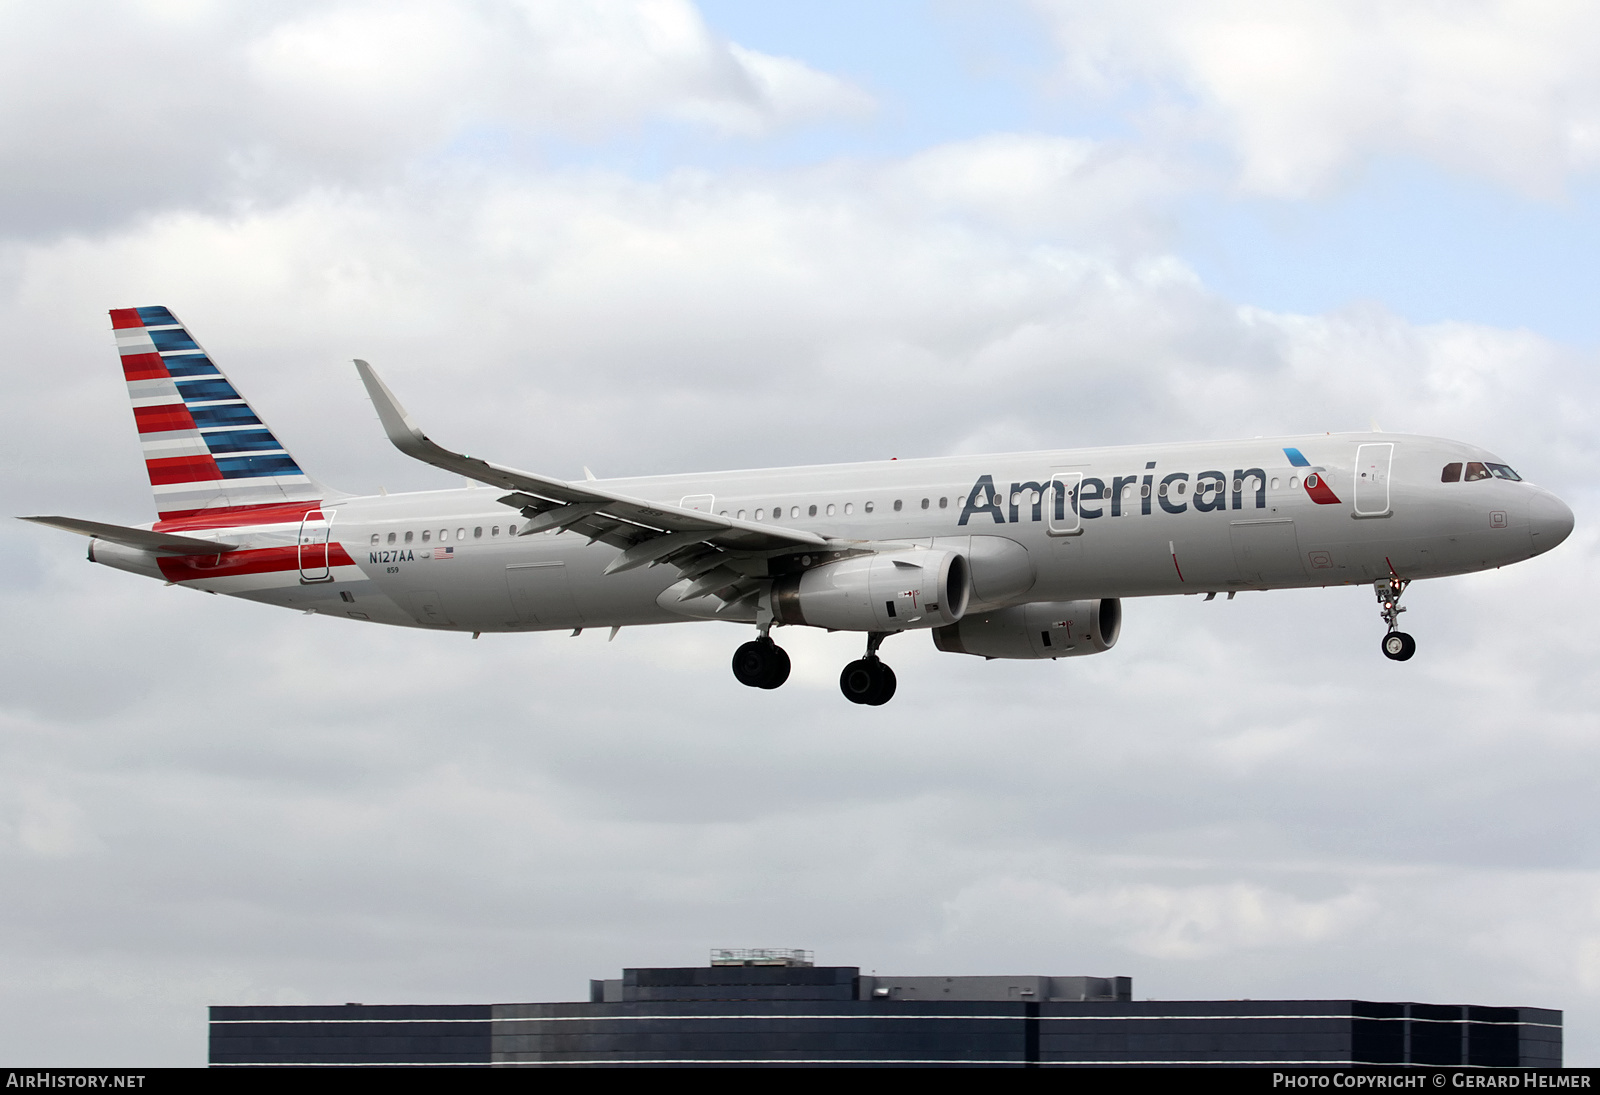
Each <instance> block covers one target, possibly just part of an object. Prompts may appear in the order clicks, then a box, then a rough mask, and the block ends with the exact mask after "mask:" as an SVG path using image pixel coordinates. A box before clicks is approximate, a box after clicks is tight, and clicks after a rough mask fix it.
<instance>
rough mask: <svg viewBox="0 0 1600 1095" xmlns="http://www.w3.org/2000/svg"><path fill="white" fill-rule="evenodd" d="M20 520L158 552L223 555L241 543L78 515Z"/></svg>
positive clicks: (165, 553) (167, 553) (23, 518)
mask: <svg viewBox="0 0 1600 1095" xmlns="http://www.w3.org/2000/svg"><path fill="white" fill-rule="evenodd" d="M18 520H21V521H32V522H33V523H34V524H36V525H49V526H50V527H51V528H58V529H63V530H65V531H67V532H76V533H77V534H78V535H79V536H93V537H94V538H95V539H97V540H109V541H111V542H112V543H113V544H122V545H124V546H126V547H131V548H139V549H140V550H142V551H149V552H154V553H155V554H157V555H221V554H222V553H223V552H225V551H234V550H236V549H237V548H238V547H239V545H238V544H230V543H227V542H226V541H223V540H202V539H200V538H199V537H197V536H174V535H173V534H172V533H170V532H151V531H150V530H149V529H142V528H125V527H123V526H122V525H107V524H104V523H102V522H100V521H82V520H79V519H78V518H76V517H20V518H18Z"/></svg>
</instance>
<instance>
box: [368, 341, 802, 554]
mask: <svg viewBox="0 0 1600 1095" xmlns="http://www.w3.org/2000/svg"><path fill="white" fill-rule="evenodd" d="M355 364H356V371H357V372H359V373H360V374H361V382H362V383H363V384H365V385H366V388H367V394H368V395H369V396H370V397H371V399H372V405H373V406H374V407H375V408H376V409H377V411H378V418H379V420H380V421H382V423H383V429H384V432H385V433H387V434H388V435H389V440H390V441H392V442H394V446H395V448H397V449H399V450H400V451H401V452H403V453H405V454H406V455H407V456H410V457H413V458H415V459H417V460H421V461H422V462H423V463H425V464H432V465H433V466H434V467H436V468H443V469H444V470H445V471H449V472H454V473H455V474H457V475H464V476H466V477H467V478H468V479H475V480H477V481H478V482H480V483H488V484H490V485H492V486H496V487H501V488H504V489H506V490H509V491H511V492H512V493H511V494H508V495H506V496H505V497H503V498H501V499H500V501H501V502H503V503H505V504H506V505H508V506H512V507H514V508H516V509H519V510H521V511H522V513H523V515H524V516H525V517H528V518H529V521H528V523H527V524H526V525H524V526H523V528H522V529H521V530H520V531H521V534H522V535H525V536H526V535H529V534H531V533H535V532H542V531H545V530H547V529H553V528H559V529H572V530H573V531H575V532H579V533H582V534H584V535H586V536H588V537H589V538H590V541H591V542H593V541H595V540H599V541H601V542H603V543H607V544H610V545H611V546H613V547H616V548H619V549H620V550H621V551H622V554H621V555H619V556H618V557H617V558H616V559H615V560H614V561H613V562H612V563H611V565H610V566H609V567H607V568H606V572H607V573H615V572H617V571H622V570H631V569H633V568H634V567H638V566H646V565H651V564H655V563H660V562H671V563H672V564H673V565H675V566H677V567H678V569H679V570H680V571H683V572H684V574H685V576H692V575H695V574H704V573H707V572H708V571H711V570H714V569H715V568H716V566H718V565H719V564H720V562H721V561H722V558H719V556H723V555H724V553H728V554H732V555H744V556H749V555H767V554H772V553H778V552H784V551H795V550H799V549H803V548H808V547H810V548H821V547H826V546H827V545H828V543H829V541H828V540H827V539H825V538H824V537H821V536H818V535H817V534H816V533H814V532H806V531H804V530H801V529H790V528H783V527H781V526H778V525H770V524H758V523H756V522H754V521H740V520H737V519H735V518H731V517H720V516H717V515H716V514H712V513H702V512H700V511H699V510H691V509H682V508H680V507H678V506H674V505H669V504H665V503H661V502H651V501H646V500H644V499H640V498H630V497H628V496H627V495H624V494H618V493H616V492H614V491H608V490H604V489H602V488H601V487H599V486H598V485H597V484H595V483H593V482H590V481H583V482H567V481H566V480H563V479H553V478H550V477H549V476H544V475H537V474H535V473H533V472H526V471H518V470H517V469H515V468H508V467H504V466H503V465H500V464H493V463H490V462H489V461H487V460H482V459H479V458H478V457H475V456H467V455H466V454H464V453H456V452H451V451H450V450H449V449H446V448H444V447H443V446H441V445H438V444H436V443H435V442H434V441H432V440H430V439H429V438H428V435H427V434H425V433H423V432H422V430H421V429H419V428H418V426H417V424H416V422H415V421H414V420H413V419H412V418H411V416H410V415H409V414H407V413H406V411H405V408H404V407H402V406H400V402H399V401H398V400H397V399H395V397H394V393H392V392H390V391H389V389H388V387H387V386H386V385H385V384H384V382H383V381H382V380H380V379H379V378H378V374H377V373H376V372H375V371H373V368H372V366H371V365H368V364H367V363H366V362H365V361H360V360H358V361H356V363H355ZM730 577H731V575H730Z"/></svg>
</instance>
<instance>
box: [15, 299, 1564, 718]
mask: <svg viewBox="0 0 1600 1095" xmlns="http://www.w3.org/2000/svg"><path fill="white" fill-rule="evenodd" d="M111 323H112V328H113V332H114V334H115V337H116V342H117V346H118V349H119V352H120V355H121V361H122V367H123V373H124V376H125V378H126V380H127V384H128V394H129V396H130V398H131V400H132V403H133V414H134V419H135V422H136V425H137V428H138V432H139V439H140V442H141V444H142V446H143V450H144V456H145V465H146V468H147V470H148V472H149V476H150V483H151V488H152V490H153V491H154V494H155V499H156V509H157V511H158V515H159V519H158V520H156V521H155V522H153V523H151V524H149V525H145V526H140V527H138V528H129V527H123V526H119V525H111V524H106V523H103V522H97V521H86V520H80V519H76V518H69V517H56V516H39V517H26V518H23V520H27V521H34V522H37V523H39V524H43V525H50V526H53V527H55V528H59V529H64V530H66V531H69V532H74V533H78V534H81V535H84V536H87V537H89V538H90V540H89V559H90V561H92V562H95V563H99V564H102V565H104V566H109V567H114V568H116V569H119V570H125V571H130V572H132V573H134V574H140V575H145V576H147V577H150V578H157V579H160V580H162V581H165V582H166V583H167V584H169V585H181V586H187V587H189V588H191V589H200V590H205V591H206V592H209V593H222V594H227V595H230V596H235V597H243V598H245V599H248V600H253V601H260V602H263V603H266V604H272V605H280V606H283V607H286V608H294V609H299V610H302V611H305V612H309V613H318V614H321V615H327V616H338V617H341V618H344V619H350V620H359V621H364V622H370V623H381V624H394V625H398V626H401V627H418V628H427V629H432V630H440V631H459V632H471V633H472V634H473V636H474V637H475V638H476V637H477V636H478V635H479V634H481V633H483V632H519V631H550V630H558V629H559V630H571V632H572V633H573V634H574V635H576V634H578V633H580V632H581V631H582V630H583V629H584V628H596V627H609V628H611V629H612V631H611V635H612V637H613V638H614V637H615V636H616V633H617V630H618V629H620V628H622V627H632V626H636V625H643V624H662V623H673V622H685V621H694V620H726V621H733V622H737V623H740V624H743V625H746V626H752V625H753V626H754V628H755V637H754V638H753V639H750V640H749V641H747V642H745V643H743V644H742V645H740V646H739V647H738V649H737V650H736V651H735V652H734V655H733V673H734V676H735V678H737V679H738V681H739V682H740V683H741V684H744V685H747V686H750V687H753V688H762V689H773V688H777V687H779V686H781V685H782V684H783V683H784V681H785V680H786V679H787V678H788V676H789V667H790V663H789V657H788V655H787V654H786V653H785V652H784V650H783V648H782V647H780V646H778V645H777V643H776V642H775V641H774V640H773V638H772V634H771V633H772V630H773V628H775V627H799V626H804V627H820V628H825V629H827V630H829V631H851V632H856V633H859V634H861V635H863V636H864V637H865V642H866V649H865V652H864V653H863V655H862V657H860V658H858V659H856V660H854V661H852V662H850V663H849V664H848V665H846V666H845V667H844V669H843V671H842V672H841V674H840V678H839V687H840V690H841V691H842V692H843V693H844V695H845V697H846V698H847V699H849V700H850V701H851V702H853V703H857V704H866V705H874V706H875V705H881V704H884V703H887V702H888V701H889V699H890V698H891V697H892V696H893V695H894V692H895V688H896V679H895V675H894V671H893V670H892V669H890V668H889V666H888V665H886V664H884V662H883V661H882V660H881V659H880V658H879V657H878V649H879V647H880V645H881V644H882V643H883V642H884V640H885V639H887V638H889V637H890V636H893V635H899V634H902V633H905V632H911V631H926V632H928V633H929V634H930V635H931V636H932V639H933V643H934V645H935V646H936V647H937V648H938V649H939V650H941V651H946V652H949V653H957V654H969V655H975V656H978V657H983V658H988V659H995V658H1007V659H1038V660H1043V659H1052V660H1053V659H1057V658H1071V657H1080V656H1083V655H1087V654H1098V653H1103V652H1104V651H1107V650H1110V649H1111V648H1112V647H1113V646H1115V645H1116V643H1117V638H1118V636H1119V635H1120V634H1121V629H1122V601H1123V599H1124V598H1135V597H1154V596H1164V595H1175V594H1203V595H1204V596H1205V599H1206V600H1213V599H1215V597H1216V596H1217V594H1219V593H1226V594H1227V595H1228V598H1229V599H1232V598H1233V596H1234V594H1236V593H1237V592H1239V591H1241V590H1270V589H1293V588H1304V587H1310V586H1333V585H1370V586H1371V587H1372V589H1373V591H1374V592H1375V594H1376V596H1377V600H1378V605H1379V614H1380V616H1381V618H1382V619H1383V621H1384V624H1385V632H1384V635H1383V638H1382V650H1383V653H1384V655H1385V656H1386V657H1388V658H1390V659H1392V660H1394V661H1406V660H1407V659H1409V658H1411V656H1412V655H1413V654H1414V653H1415V651H1416V642H1415V640H1414V639H1413V638H1412V637H1411V636H1410V635H1408V634H1407V633H1405V632H1403V631H1401V630H1400V627H1399V617H1400V614H1401V613H1403V612H1405V611H1406V609H1405V608H1404V607H1402V606H1401V605H1400V598H1401V596H1402V594H1404V592H1405V590H1406V587H1407V586H1408V585H1410V583H1411V582H1413V581H1415V580H1417V579H1421V578H1437V577H1443V576H1446V575H1451V574H1466V573H1471V572H1474V571H1479V570H1486V569H1488V568H1491V567H1499V566H1504V565H1506V564H1508V563H1515V562H1520V561H1521V560H1524V559H1528V558H1531V557H1533V556H1535V555H1539V554H1542V553H1544V552H1546V551H1549V550H1550V549H1551V548H1553V547H1555V546H1556V545H1558V544H1560V543H1561V542H1562V541H1563V540H1564V539H1566V537H1567V536H1568V535H1569V534H1570V533H1571V531H1572V527H1573V516H1572V511H1571V510H1570V509H1568V508H1567V506H1566V505H1565V504H1564V503H1563V502H1562V501H1561V500H1560V499H1559V498H1557V497H1556V496H1555V495H1554V494H1552V493H1551V492H1549V491H1547V490H1544V489H1542V488H1540V487H1537V486H1534V485H1533V484H1531V483H1528V482H1525V481H1523V480H1522V479H1521V477H1519V476H1518V475H1517V473H1516V472H1515V471H1514V470H1512V468H1511V467H1510V466H1509V465H1508V464H1506V463H1505V462H1503V461H1502V460H1500V459H1499V458H1498V457H1496V456H1495V455H1493V454H1492V453H1489V452H1486V451H1485V450H1483V449H1480V448H1478V447H1476V446H1473V445H1467V444H1463V443H1461V442H1457V441H1449V440H1444V439H1441V438H1435V437H1419V436H1412V435H1405V434H1386V433H1347V434H1323V435H1314V436H1299V437H1276V438H1257V439H1254V440H1249V441H1227V442H1216V443H1183V444H1166V445H1145V446H1124V447H1115V448H1093V449H1061V450H1052V451H1046V452H1032V453H1011V454H1003V455H988V456H956V457H935V458H930V459H916V460H898V459H891V460H879V461H871V462H866V463H855V464H833V465H821V466H814V467H797V468H775V469H765V470H754V471H728V472H716V473H712V474H699V475H660V476H649V477H638V478H627V479H607V480H601V479H595V478H594V477H593V476H592V474H589V473H588V469H585V473H586V475H588V478H586V479H584V480H581V481H571V482H569V481H567V480H563V479H557V478H553V477H550V476H545V475H539V474H536V473H533V472H526V471H518V470H517V469H515V468H511V467H507V466H505V465H501V464H496V463H491V462H489V461H487V460H483V459H480V458H478V457H474V456H468V455H465V454H462V453H458V452H455V451H453V450H450V449H447V448H444V447H442V446H441V445H439V444H437V443H435V442H434V441H432V440H431V439H430V438H429V437H428V436H427V435H426V434H424V433H423V432H422V430H421V429H420V428H419V427H418V425H417V423H416V421H415V420H414V419H413V418H412V417H411V416H410V415H409V414H407V412H406V411H405V410H404V408H402V407H401V405H400V403H399V401H398V400H397V399H396V398H395V397H394V395H393V393H391V392H390V390H389V388H388V387H387V386H386V385H385V384H384V383H383V381H382V380H381V379H379V377H378V374H377V372H376V371H374V370H373V368H372V367H371V366H370V365H369V364H367V363H366V362H365V361H356V362H355V367H356V370H357V372H358V374H359V376H360V378H361V381H362V383H363V385H364V386H365V387H366V390H367V394H368V396H369V398H370V399H371V401H372V404H373V406H374V407H375V408H376V410H377V412H378V417H379V420H380V421H381V423H382V426H383V429H384V431H385V433H387V435H388V438H389V440H390V441H391V442H392V443H393V444H394V445H395V447H396V448H398V449H399V450H400V451H401V452H403V453H405V454H406V455H407V456H411V457H414V458H415V459H417V460H420V461H422V462H424V463H427V464H431V465H433V466H434V467H437V468H442V469H444V470H445V471H449V472H452V473H454V474H456V475H460V476H464V477H466V478H467V479H469V480H472V481H474V482H476V483H481V484H487V485H489V486H491V487H494V488H495V489H494V490H493V491H484V490H482V489H475V488H471V487H469V488H462V489H454V490H436V491H422V492H416V493H407V494H386V493H380V494H378V495H364V496H356V495H350V494H345V493H342V492H338V491H334V490H331V489H329V488H328V487H325V486H323V485H321V484H319V483H318V482H317V481H316V480H314V479H312V478H311V477H310V476H309V475H307V474H306V473H305V471H303V470H302V469H301V467H300V464H299V463H298V462H297V461H296V460H295V459H294V457H293V456H291V455H290V453H289V451H288V450H287V449H286V448H285V447H284V446H283V445H282V444H281V443H280V442H279V440H278V438H277V436H276V435H275V434H274V433H273V432H272V431H271V429H269V428H268V427H267V425H266V424H265V423H264V422H263V421H262V419H261V418H260V417H258V416H257V414H256V413H255V411H254V410H253V409H252V408H251V406H250V404H249V403H247V402H246V401H245V400H244V398H243V397H242V396H240V395H239V392H238V390H237V389H236V388H235V387H234V386H233V384H232V383H231V382H230V381H229V380H228V378H227V376H226V375H225V374H224V373H223V372H222V370H221V369H220V368H218V367H217V365H216V363H215V362H214V361H213V359H212V358H211V356H210V355H209V354H207V353H206V351H205V350H204V349H203V348H202V347H201V346H200V344H199V343H198V342H196V341H195V340H194V338H193V337H192V336H191V335H190V333H189V331H188V329H187V328H186V327H185V326H184V325H183V324H182V323H181V322H179V320H178V318H177V317H176V316H174V315H173V314H172V313H171V312H170V311H169V310H167V309H166V308H164V307H144V308H119V309H114V310H112V311H111Z"/></svg>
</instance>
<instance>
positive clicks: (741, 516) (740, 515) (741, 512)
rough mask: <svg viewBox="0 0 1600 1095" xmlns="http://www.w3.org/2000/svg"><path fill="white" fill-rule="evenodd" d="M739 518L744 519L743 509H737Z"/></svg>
mask: <svg viewBox="0 0 1600 1095" xmlns="http://www.w3.org/2000/svg"><path fill="white" fill-rule="evenodd" d="M739 520H741V521H743V520H744V510H740V511H739Z"/></svg>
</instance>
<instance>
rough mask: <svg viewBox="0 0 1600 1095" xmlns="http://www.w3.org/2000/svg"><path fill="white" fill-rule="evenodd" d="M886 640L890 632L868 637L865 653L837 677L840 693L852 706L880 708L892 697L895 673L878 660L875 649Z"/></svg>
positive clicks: (879, 632)
mask: <svg viewBox="0 0 1600 1095" xmlns="http://www.w3.org/2000/svg"><path fill="white" fill-rule="evenodd" d="M888 637H889V632H886V631H872V632H868V633H867V653H866V656H865V657H863V658H859V659H857V660H856V661H853V662H851V663H850V664H849V665H847V666H845V667H844V672H842V673H840V674H839V691H841V692H843V693H844V698H845V699H847V700H849V701H850V702H851V703H864V704H867V705H869V706H871V707H881V706H882V705H883V704H886V703H888V702H889V700H890V699H892V698H893V696H894V689H895V679H894V670H892V669H890V668H889V667H888V666H886V665H884V664H883V663H882V662H880V661H879V660H878V647H879V646H880V645H882V643H883V640H884V639H887V638H888Z"/></svg>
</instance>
